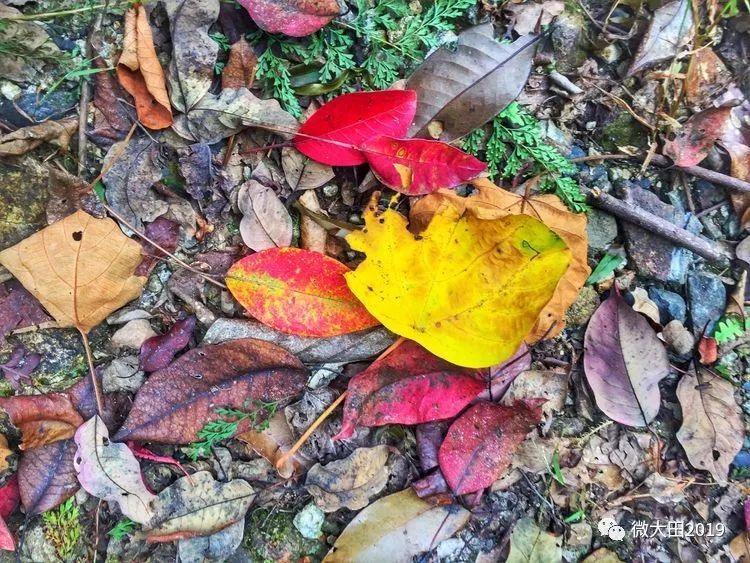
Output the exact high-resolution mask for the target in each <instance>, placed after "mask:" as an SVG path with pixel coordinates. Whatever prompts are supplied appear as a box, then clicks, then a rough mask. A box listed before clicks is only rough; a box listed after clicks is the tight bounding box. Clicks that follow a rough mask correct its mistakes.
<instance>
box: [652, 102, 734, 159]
mask: <svg viewBox="0 0 750 563" xmlns="http://www.w3.org/2000/svg"><path fill="white" fill-rule="evenodd" d="M730 112H731V108H711V109H707V110H705V111H702V112H700V113H696V114H695V115H694V116H692V117H691V118H690V119H688V120H687V121H686V122H685V123H683V124H682V129H680V130H679V131H678V132H677V135H676V136H675V138H674V139H673V140H671V141H667V142H666V143H664V154H665V155H666V156H668V157H669V158H671V159H672V160H673V161H674V164H675V166H695V165H696V164H698V163H699V162H700V161H701V160H703V159H704V158H706V157H707V156H708V153H709V151H710V150H711V147H713V146H714V143H715V142H716V140H717V139H718V138H719V137H721V136H722V134H723V133H724V128H725V126H726V124H727V122H728V121H729V114H730Z"/></svg>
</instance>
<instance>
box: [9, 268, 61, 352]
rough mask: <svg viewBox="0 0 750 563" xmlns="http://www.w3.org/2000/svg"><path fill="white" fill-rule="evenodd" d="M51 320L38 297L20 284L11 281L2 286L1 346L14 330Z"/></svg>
mask: <svg viewBox="0 0 750 563" xmlns="http://www.w3.org/2000/svg"><path fill="white" fill-rule="evenodd" d="M51 320H52V319H51V318H50V317H49V316H48V315H47V313H45V312H44V309H43V308H42V305H41V304H40V303H39V301H37V299H36V297H34V296H33V295H31V293H29V292H28V291H26V290H25V289H24V287H23V286H22V285H21V284H20V283H19V282H17V281H16V280H10V281H9V282H6V283H5V284H1V285H0V345H2V344H4V343H5V336H6V335H7V334H8V333H9V332H10V331H12V330H14V329H17V328H24V327H27V326H31V325H35V324H39V323H44V322H47V321H51Z"/></svg>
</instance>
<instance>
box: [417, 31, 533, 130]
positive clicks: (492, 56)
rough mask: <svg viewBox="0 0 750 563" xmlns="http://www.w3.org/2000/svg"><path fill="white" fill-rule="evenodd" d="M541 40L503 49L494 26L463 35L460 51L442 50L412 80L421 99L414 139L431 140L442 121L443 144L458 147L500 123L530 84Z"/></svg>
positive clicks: (523, 41) (458, 44)
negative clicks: (491, 122) (498, 118)
mask: <svg viewBox="0 0 750 563" xmlns="http://www.w3.org/2000/svg"><path fill="white" fill-rule="evenodd" d="M538 39H539V38H538V37H536V36H533V35H528V36H525V37H519V38H518V39H517V40H516V41H515V42H513V43H511V44H502V43H500V42H498V41H497V40H496V39H495V38H494V30H493V27H492V24H491V23H488V24H482V25H478V26H475V27H472V28H469V29H467V30H465V31H463V32H461V34H460V35H459V36H458V41H457V42H456V44H455V45H450V46H447V45H446V46H443V47H440V48H439V49H438V50H437V51H435V52H434V53H433V54H432V55H430V56H429V57H428V58H427V60H425V62H423V63H422V64H421V65H420V66H419V68H417V70H416V71H415V72H414V74H412V75H411V76H410V77H409V79H408V80H407V83H406V87H407V88H409V89H412V90H416V92H417V98H418V102H417V113H416V117H415V118H414V122H413V124H412V125H411V129H409V136H410V137H413V136H418V137H425V136H427V134H428V131H427V126H428V125H429V124H430V123H431V122H433V121H437V122H440V123H441V124H442V134H441V136H440V140H442V141H452V140H454V139H456V138H458V137H461V136H463V135H465V134H467V133H469V132H471V131H473V130H474V129H476V128H477V127H481V126H482V125H484V124H485V123H487V122H488V121H489V120H490V119H492V118H493V117H495V116H496V115H497V114H498V113H500V112H501V111H502V110H503V108H504V107H505V106H507V105H508V104H509V103H511V102H512V101H513V100H515V99H516V96H518V94H519V93H520V92H521V90H522V89H523V87H524V85H525V84H526V79H527V78H528V76H529V73H530V72H531V62H532V59H533V57H534V45H535V44H536V41H537V40H538Z"/></svg>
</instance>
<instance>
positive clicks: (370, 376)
mask: <svg viewBox="0 0 750 563" xmlns="http://www.w3.org/2000/svg"><path fill="white" fill-rule="evenodd" d="M483 388H484V381H483V380H482V378H481V377H480V375H479V372H478V371H477V370H472V369H467V368H460V367H457V366H454V365H453V364H450V363H448V362H446V361H445V360H441V359H440V358H438V357H437V356H434V355H432V354H431V353H430V352H428V351H427V350H425V349H424V348H422V347H421V346H420V345H419V344H417V343H416V342H412V341H411V340H407V341H405V342H404V343H403V344H401V345H400V346H398V347H397V348H396V349H395V350H394V351H393V352H391V353H390V354H388V355H387V356H386V357H385V358H383V359H381V360H378V361H376V362H374V363H373V364H372V365H371V366H370V367H369V368H367V369H366V370H365V371H363V372H362V373H360V374H358V375H356V376H354V377H353V378H352V379H351V380H350V381H349V389H348V391H347V393H348V394H347V397H346V402H345V403H344V420H343V423H342V427H341V431H340V432H339V433H338V434H337V435H336V436H334V437H333V439H334V440H342V439H345V438H349V437H350V436H351V435H352V434H353V433H354V427H355V425H356V424H360V425H362V426H383V425H384V424H421V423H423V422H430V421H433V420H444V419H446V418H451V417H453V416H455V415H456V414H458V413H459V412H461V409H463V408H464V407H465V406H466V405H468V404H469V403H470V402H471V401H472V400H473V399H474V398H475V397H476V396H477V394H478V393H479V392H480V391H481V390H482V389H483Z"/></svg>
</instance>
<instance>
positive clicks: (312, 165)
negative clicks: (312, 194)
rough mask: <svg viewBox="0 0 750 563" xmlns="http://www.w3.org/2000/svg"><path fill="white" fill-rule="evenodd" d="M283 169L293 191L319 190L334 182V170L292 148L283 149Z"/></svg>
mask: <svg viewBox="0 0 750 563" xmlns="http://www.w3.org/2000/svg"><path fill="white" fill-rule="evenodd" d="M281 167H282V168H283V169H284V177H285V178H286V181H287V182H288V183H289V186H290V187H291V188H292V189H293V190H311V189H313V188H319V187H320V186H322V185H323V184H325V183H326V182H329V181H330V180H333V178H334V176H335V174H334V172H333V168H331V167H330V166H328V165H326V164H321V163H320V162H315V161H314V160H312V159H310V158H307V157H306V156H305V155H304V154H302V153H301V152H299V151H298V150H297V149H294V148H292V147H284V148H283V149H281Z"/></svg>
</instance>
